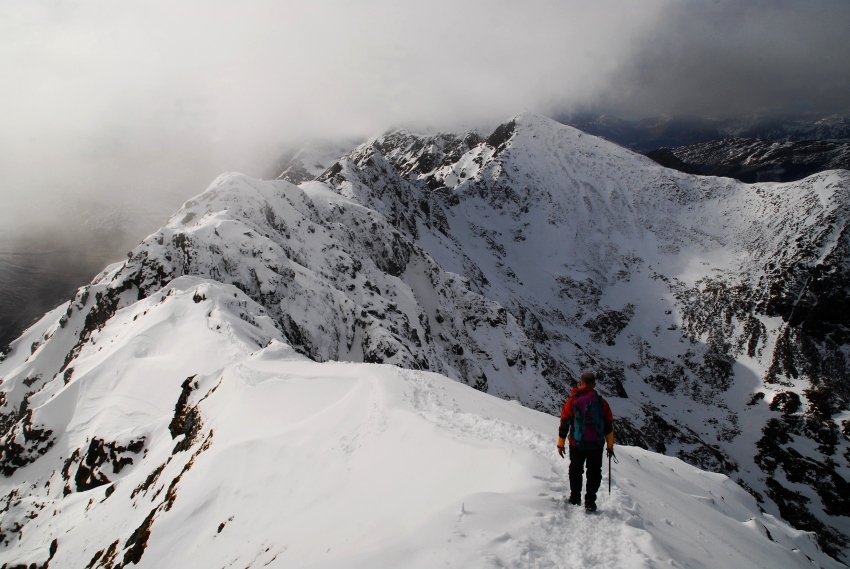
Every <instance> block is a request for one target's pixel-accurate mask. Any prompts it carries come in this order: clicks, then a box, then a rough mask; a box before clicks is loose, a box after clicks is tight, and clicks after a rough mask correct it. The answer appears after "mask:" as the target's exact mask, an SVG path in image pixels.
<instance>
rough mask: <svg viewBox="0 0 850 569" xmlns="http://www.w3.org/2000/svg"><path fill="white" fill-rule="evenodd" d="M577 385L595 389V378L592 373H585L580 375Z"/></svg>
mask: <svg viewBox="0 0 850 569" xmlns="http://www.w3.org/2000/svg"><path fill="white" fill-rule="evenodd" d="M579 385H580V386H582V387H596V376H595V375H594V374H593V372H592V371H586V372H584V373H583V374H581V378H580V380H579Z"/></svg>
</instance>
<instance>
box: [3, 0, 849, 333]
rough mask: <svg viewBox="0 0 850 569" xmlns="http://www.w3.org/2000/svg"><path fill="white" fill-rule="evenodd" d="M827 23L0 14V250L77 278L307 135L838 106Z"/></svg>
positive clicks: (627, 5) (428, 5) (561, 5)
mask: <svg viewBox="0 0 850 569" xmlns="http://www.w3.org/2000/svg"><path fill="white" fill-rule="evenodd" d="M848 22H850V3H848V2H845V1H834V2H831V1H821V2H817V3H811V2H802V1H797V2H791V1H786V0H771V1H769V2H768V1H761V0H753V1H747V2H743V1H741V2H731V1H725V0H719V1H714V2H707V1H706V2H702V1H696V0H692V1H681V0H641V1H640V2H612V1H604V0H602V1H599V0H597V1H595V2H584V1H577V0H526V1H525V2H522V3H520V2H514V1H507V0H467V1H457V0H455V1H447V0H435V1H431V2H416V3H413V2H396V1H390V0H360V1H357V2H354V1H352V0H323V1H317V0H303V1H302V0H280V1H265V2H263V1H244V2H235V1H230V2H220V1H203V2H201V1H200V0H188V1H184V2H165V1H162V0H145V1H141V0H126V1H124V0H122V1H120V2H116V1H114V0H99V1H98V0H93V1H80V2H77V1H71V0H50V1H47V0H5V1H4V2H3V3H2V4H0V38H2V39H0V77H2V89H0V110H2V113H0V254H2V253H3V252H4V251H5V252H12V253H14V254H15V255H19V254H20V253H21V252H24V253H26V252H27V251H30V250H38V251H41V252H43V251H45V250H51V251H60V252H61V251H70V250H77V254H81V253H80V249H86V250H90V251H91V254H90V255H88V256H86V258H87V259H89V261H87V264H86V263H83V264H82V265H80V264H79V263H75V266H77V269H78V270H77V273H79V272H80V271H82V273H84V274H88V273H92V274H93V273H94V272H96V271H97V269H98V268H100V267H102V266H103V265H104V264H105V263H106V261H107V260H117V259H120V258H121V257H122V256H123V253H124V252H125V251H126V250H127V248H130V247H132V246H133V245H134V244H135V243H137V242H138V241H139V240H140V239H142V238H143V237H144V236H145V235H147V234H148V233H149V232H152V231H154V230H155V229H156V228H157V227H159V226H160V225H162V224H163V223H164V222H165V220H166V219H167V217H168V215H169V214H170V213H171V212H173V211H174V210H175V209H176V208H177V207H179V204H180V203H181V202H182V201H184V200H186V199H188V198H189V197H191V196H193V195H195V194H197V193H199V192H201V191H203V189H204V188H205V187H206V186H207V185H208V184H209V183H210V182H211V181H212V180H213V179H214V178H215V177H216V176H217V175H218V174H219V173H221V172H224V171H230V170H236V171H242V172H245V173H248V174H251V175H255V176H261V175H263V174H264V173H266V172H268V171H269V168H270V166H271V165H272V164H274V162H275V159H276V158H277V157H278V156H280V155H281V153H282V152H284V150H286V149H287V148H290V147H291V146H292V145H296V144H298V143H299V141H302V140H306V139H310V138H319V139H323V138H324V139H327V138H331V139H334V138H339V137H344V138H353V137H367V136H370V135H373V134H377V133H380V132H382V131H384V130H386V129H387V128H390V127H392V126H394V125H408V126H410V127H412V128H420V127H421V128H425V127H426V126H427V127H430V128H441V129H462V128H478V129H481V130H486V129H488V128H493V126H495V125H496V124H498V123H499V122H501V121H504V120H506V119H508V118H509V117H511V116H512V115H514V114H516V113H518V112H521V111H523V110H531V111H535V112H540V113H543V114H551V115H556V114H559V115H560V114H563V113H568V112H571V111H576V110H604V111H607V112H613V113H619V114H621V116H628V117H640V116H643V115H649V114H658V113H664V114H680V113H694V114H703V115H707V114H711V115H713V116H720V115H724V114H727V115H728V114H734V113H739V114H740V113H753V112H796V111H811V112H847V111H848V107H850V105H848V93H850V80H848V78H850V65H849V64H850V50H848V49H846V43H847V25H848ZM16 258H20V257H16ZM45 258H48V257H45ZM0 260H1V259H0ZM11 266H12V265H8V266H7V267H6V268H4V267H3V266H0V270H3V271H5V272H6V275H5V276H7V277H8V276H9V275H11V274H12V273H14V271H15V270H16V269H14V268H8V267H11ZM51 266H52V265H51ZM48 268H49V267H48ZM36 272H38V271H36ZM17 274H18V273H15V275H17ZM16 278H17V277H15V278H12V279H11V281H14V282H15V283H17V282H18V281H16V280H15V279H16ZM63 278H64V277H63ZM75 279H77V280H79V279H78V278H77V277H74V279H71V278H70V277H69V280H68V282H71V281H73V280H75ZM0 280H2V279H0ZM59 280H62V279H61V278H60V279H59ZM75 282H76V281H75ZM0 284H2V283H0ZM10 286H11V285H10ZM14 286H18V287H19V286H21V285H20V284H15V285H14ZM0 288H2V287H0ZM60 288H61V287H60ZM4 294H5V293H4V291H3V290H0V304H2V303H3V302H4V301H3V300H2V297H3V295H4ZM57 294H58V293H57ZM62 294H64V293H62ZM6 298H7V299H8V298H10V297H9V296H8V295H7V296H6ZM6 304H8V302H6ZM0 308H2V307H0ZM0 316H2V314H0ZM0 319H2V318H0ZM0 324H2V322H0Z"/></svg>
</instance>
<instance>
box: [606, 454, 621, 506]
mask: <svg viewBox="0 0 850 569" xmlns="http://www.w3.org/2000/svg"><path fill="white" fill-rule="evenodd" d="M608 450H609V452H608V495H610V494H611V459H612V458H613V459H614V463H615V464H619V463H620V461H619V460H617V456H616V455H615V454H614V448H613V447H612V448H610V449H608Z"/></svg>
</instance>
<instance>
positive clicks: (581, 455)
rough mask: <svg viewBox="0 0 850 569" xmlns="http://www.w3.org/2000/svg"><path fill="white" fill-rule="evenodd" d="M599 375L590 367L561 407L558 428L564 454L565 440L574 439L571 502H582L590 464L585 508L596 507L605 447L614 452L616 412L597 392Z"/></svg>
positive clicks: (559, 450) (571, 442) (571, 464)
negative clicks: (585, 472) (583, 478)
mask: <svg viewBox="0 0 850 569" xmlns="http://www.w3.org/2000/svg"><path fill="white" fill-rule="evenodd" d="M594 387H596V376H595V375H593V372H590V371H586V372H584V373H583V374H582V375H581V379H580V381H579V386H578V387H576V388H575V389H573V390H572V392H571V393H570V397H569V399H567V401H566V403H564V409H563V410H562V411H561V426H560V428H559V429H558V454H560V455H561V458H564V454H565V448H564V446H565V442H566V440H567V439H569V441H570V497H569V500H568V501H569V503H570V504H573V505H576V506H578V505H579V504H581V483H582V474H583V472H582V471H583V470H584V469H585V465H587V488H586V489H585V494H584V509H585V510H586V511H588V512H595V511H596V492H597V491H598V490H599V485H600V484H601V483H602V449H603V447H607V452H608V455H613V453H614V415H613V414H612V413H611V408H610V407H609V406H608V402H607V401H605V400H604V399H602V396H601V395H599V394H598V393H596V390H595V389H594Z"/></svg>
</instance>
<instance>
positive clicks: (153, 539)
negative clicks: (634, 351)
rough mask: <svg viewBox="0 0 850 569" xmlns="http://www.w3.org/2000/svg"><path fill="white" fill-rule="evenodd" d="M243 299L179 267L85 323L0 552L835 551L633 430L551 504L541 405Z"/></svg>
mask: <svg viewBox="0 0 850 569" xmlns="http://www.w3.org/2000/svg"><path fill="white" fill-rule="evenodd" d="M111 270H112V271H113V272H114V271H115V270H116V268H112V269H111ZM62 312H63V311H62V310H57V311H54V312H53V313H51V314H48V315H46V316H45V317H44V318H43V319H42V320H41V321H40V322H39V323H38V324H37V325H36V326H34V327H33V328H31V329H30V330H29V331H28V332H27V333H26V334H25V335H24V337H22V338H21V339H20V340H19V342H31V341H33V340H35V339H36V338H38V337H43V336H44V334H45V333H46V334H48V335H49V334H51V333H55V332H56V331H57V330H58V329H60V328H59V326H60V319H61V318H62ZM263 313H264V308H263V307H261V306H259V305H258V304H256V303H255V302H254V301H252V300H251V299H250V298H248V297H247V296H245V295H244V294H243V293H242V292H240V291H239V290H238V289H237V288H235V287H234V286H232V285H224V284H221V283H218V282H214V281H210V280H205V279H199V278H196V277H180V278H178V279H175V280H173V281H172V282H171V283H169V284H168V285H167V286H166V287H164V288H163V289H161V290H160V291H158V292H157V293H155V294H152V295H151V296H149V297H148V298H146V299H143V300H139V301H136V302H134V303H132V304H130V305H128V306H127V307H126V308H123V309H121V310H119V311H118V312H117V313H116V314H115V315H114V316H113V317H112V318H110V319H109V320H108V321H107V322H106V323H105V325H104V326H103V327H102V328H101V329H100V330H98V331H96V332H93V334H92V336H91V343H90V344H89V345H88V346H87V347H86V348H84V349H83V350H82V351H81V352H80V353H79V355H78V356H77V358H76V360H75V361H76V364H75V372H74V374H73V378H72V380H71V381H70V382H68V383H65V382H63V381H61V379H60V380H58V381H57V380H53V381H47V382H45V384H44V385H43V386H42V387H41V389H40V390H39V391H38V392H37V393H36V395H34V396H31V397H30V401H31V405H32V406H33V407H36V408H37V409H38V410H39V417H40V418H42V419H43V420H44V421H45V424H44V425H43V427H45V428H49V429H50V430H51V431H52V433H51V435H50V436H51V437H53V438H54V439H55V444H53V445H52V446H51V447H50V448H49V449H48V450H47V451H46V452H45V453H44V454H43V456H41V457H40V458H39V459H38V460H37V461H36V462H35V463H33V464H31V465H29V466H27V467H26V468H21V469H19V470H17V471H16V472H15V473H14V474H12V476H11V477H8V478H5V479H3V480H2V491H3V493H4V494H6V495H9V492H10V491H12V492H14V494H11V496H12V497H11V498H7V500H5V502H6V504H5V507H6V509H5V510H4V514H3V516H4V517H3V528H4V530H5V531H4V535H3V540H4V542H5V543H6V547H5V548H3V549H2V550H0V561H2V562H3V563H4V564H5V565H6V566H9V567H11V566H17V565H24V566H26V565H29V564H31V563H35V564H36V565H37V566H40V567H44V566H46V565H48V564H49V566H50V567H113V568H115V567H125V566H128V565H130V564H136V565H138V566H139V567H199V568H200V567H204V568H208V567H346V568H352V567H435V566H445V565H449V566H462V567H624V568H630V567H658V566H661V565H665V566H672V567H717V566H721V565H724V566H731V567H742V568H743V567H811V566H812V565H813V563H814V564H815V565H817V566H821V567H838V566H840V564H838V563H836V562H834V561H833V560H831V559H830V558H828V557H827V556H825V555H824V554H823V553H822V552H821V551H820V550H819V549H818V547H817V545H816V542H815V539H814V537H813V536H812V535H811V534H807V533H804V532H800V531H797V530H794V529H792V528H790V527H789V526H787V525H786V524H785V523H784V522H781V521H780V520H777V519H776V518H774V517H773V516H770V515H768V514H764V513H761V512H760V511H759V509H758V507H757V505H756V503H755V501H754V500H753V498H752V497H751V496H750V495H749V494H747V493H746V492H745V491H744V490H742V489H741V488H740V487H739V486H737V485H736V484H735V483H733V482H732V481H731V480H729V479H728V478H727V477H726V476H724V475H722V474H710V473H706V472H703V471H700V470H698V469H695V468H694V467H691V466H688V465H686V464H684V463H683V462H681V461H679V460H678V459H675V458H671V457H664V456H661V455H658V454H655V453H652V452H648V451H644V450H641V449H638V448H633V447H620V448H619V457H620V464H619V465H616V466H615V470H614V485H613V491H612V493H611V495H610V496H609V495H608V494H607V493H604V492H603V493H602V494H601V495H600V508H601V512H600V513H599V514H597V515H593V516H588V515H586V514H584V512H583V511H580V510H579V509H576V508H571V507H568V506H565V504H564V503H563V501H562V497H563V493H564V490H565V486H566V484H567V478H566V463H565V461H563V460H562V459H560V458H559V457H558V456H557V454H556V452H555V450H554V447H553V437H554V433H555V431H556V429H557V419H556V418H554V417H552V416H549V415H546V414H543V413H540V412H537V411H533V410H530V409H527V408H524V407H522V406H520V405H518V404H517V403H516V402H515V401H504V400H501V399H498V398H494V397H492V396H489V395H486V394H483V393H480V392H479V391H476V390H474V389H472V388H470V387H468V386H465V385H462V384H461V383H458V382H455V381H452V380H450V379H448V378H446V377H443V376H440V375H437V374H433V373H426V372H418V371H410V370H403V369H400V368H398V367H395V366H388V365H375V364H354V363H344V362H328V363H317V362H315V361H312V360H310V359H308V358H306V357H304V356H302V355H299V354H298V353H296V352H295V351H294V350H293V349H292V348H291V347H290V346H289V345H288V344H287V343H286V342H285V341H284V339H283V337H282V335H281V334H280V332H279V331H277V330H276V329H275V327H274V326H273V324H272V322H271V319H270V318H269V317H268V316H263V315H262V314H263ZM66 325H70V323H68V324H66ZM46 347H47V346H46V345H45V346H43V347H42V349H45V348H46ZM25 355H26V354H24V353H16V354H14V355H12V356H11V357H10V358H9V359H8V360H7V361H5V362H4V363H3V364H2V368H0V369H2V371H3V373H4V376H5V377H6V378H9V383H11V385H8V384H4V387H7V388H9V389H11V390H12V391H14V390H16V389H18V388H21V387H22V385H21V383H22V380H23V376H22V375H21V373H22V371H23V370H27V369H29V368H32V367H33V361H32V360H31V359H30V358H27V357H24V356H25ZM44 357H45V359H47V358H46V356H44ZM27 373H29V372H27ZM187 378H188V379H187ZM104 436H107V438H105V439H103V438H101V437H104ZM134 442H138V443H139V445H138V446H134V445H133V443H134ZM76 449H82V453H80V452H79V451H77V452H75V450H76ZM110 449H111V451H116V450H117V452H111V451H110ZM122 449H123V450H122ZM119 465H120V467H119ZM606 484H607V475H606V478H605V479H604V480H603V486H605V485H606ZM81 485H88V486H91V487H89V488H87V489H81V488H80V487H81ZM65 488H67V490H65ZM10 522H12V523H14V524H15V527H16V529H15V530H14V531H11V530H10V529H8V528H9V526H10V525H11V524H10ZM46 562H48V563H46Z"/></svg>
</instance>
